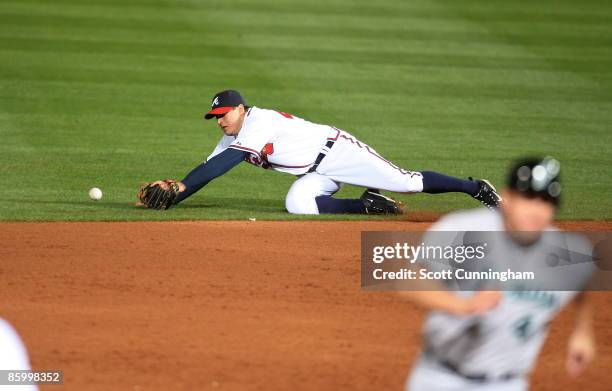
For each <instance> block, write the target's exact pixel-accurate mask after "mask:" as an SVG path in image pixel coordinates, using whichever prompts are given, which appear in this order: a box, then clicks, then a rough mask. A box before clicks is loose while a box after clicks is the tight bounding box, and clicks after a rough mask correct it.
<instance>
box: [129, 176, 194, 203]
mask: <svg viewBox="0 0 612 391" xmlns="http://www.w3.org/2000/svg"><path fill="white" fill-rule="evenodd" d="M183 190H185V185H183V184H182V183H181V182H177V181H175V180H173V179H165V180H163V181H155V182H152V183H144V184H143V185H142V186H140V189H139V190H138V193H137V194H136V197H137V198H138V202H137V203H136V206H144V207H146V208H150V209H168V208H170V207H171V206H172V204H174V200H175V199H176V197H177V195H178V193H180V192H181V191H183Z"/></svg>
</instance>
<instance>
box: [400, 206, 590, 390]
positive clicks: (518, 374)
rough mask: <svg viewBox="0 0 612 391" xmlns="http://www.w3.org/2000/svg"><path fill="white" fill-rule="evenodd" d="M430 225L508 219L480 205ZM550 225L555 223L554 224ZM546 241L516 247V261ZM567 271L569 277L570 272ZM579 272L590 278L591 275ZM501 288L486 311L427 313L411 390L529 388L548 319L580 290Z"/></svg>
mask: <svg viewBox="0 0 612 391" xmlns="http://www.w3.org/2000/svg"><path fill="white" fill-rule="evenodd" d="M431 231H500V232H503V231H504V225H503V218H502V215H501V213H500V212H499V211H490V210H488V209H476V210H472V211H463V212H456V213H451V214H449V215H447V216H445V217H443V218H442V219H441V220H440V221H439V222H438V223H436V224H434V226H432V228H431ZM549 231H555V229H554V228H553V227H550V229H549ZM551 234H553V235H554V232H551ZM498 237H499V238H505V237H506V235H499V236H498ZM507 240H508V245H510V246H512V245H516V244H515V243H513V242H511V239H510V238H509V237H508V238H507ZM541 242H542V240H540V241H539V242H537V243H536V244H533V245H531V246H529V247H521V248H520V249H517V253H520V257H517V262H524V263H525V262H530V261H532V260H534V259H536V258H541V254H543V250H542V246H541ZM583 245H584V243H581V244H580V246H581V248H580V250H581V251H585V249H584V248H583ZM544 246H546V245H544ZM586 251H588V250H586ZM518 258H520V259H518ZM564 276H565V278H566V279H567V278H568V277H567V273H566V274H564ZM578 278H580V279H581V280H583V281H582V282H586V281H585V280H586V279H588V275H587V274H584V275H580V277H578ZM582 282H580V281H579V282H578V284H579V285H580V284H582ZM560 283H561V282H560ZM572 283H576V281H572ZM561 286H565V285H563V284H562V285H561ZM502 293H503V298H502V300H501V302H500V303H499V305H498V306H497V307H496V308H494V309H492V310H491V311H489V312H487V313H486V314H483V315H478V316H463V317H460V316H454V315H451V314H448V313H446V312H436V311H434V312H431V313H430V314H429V315H428V317H427V319H426V322H425V325H424V336H423V337H424V344H423V351H422V353H421V356H420V357H419V359H418V360H417V362H416V364H415V365H414V368H413V370H412V373H411V375H410V376H409V378H408V381H407V383H406V390H408V391H436V390H448V391H450V390H456V391H459V390H478V391H489V390H491V391H493V390H508V391H520V390H527V388H528V381H527V375H528V374H529V372H530V370H531V369H532V368H533V366H534V364H535V362H536V360H537V356H538V354H539V352H540V349H541V347H542V345H543V343H544V341H545V338H546V335H547V331H548V330H547V329H548V324H549V323H550V321H551V320H552V319H553V318H554V317H555V316H556V315H557V313H558V311H559V310H560V309H561V308H562V307H563V306H564V305H566V304H567V303H568V302H569V301H570V300H571V299H572V298H573V297H574V296H575V295H576V293H577V292H575V291H526V290H522V291H520V290H517V291H506V292H502ZM456 294H458V295H471V294H473V293H471V292H456Z"/></svg>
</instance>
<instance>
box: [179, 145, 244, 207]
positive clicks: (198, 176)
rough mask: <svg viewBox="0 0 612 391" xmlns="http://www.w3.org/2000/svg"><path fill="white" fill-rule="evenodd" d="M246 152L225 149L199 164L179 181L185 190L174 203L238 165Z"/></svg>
mask: <svg viewBox="0 0 612 391" xmlns="http://www.w3.org/2000/svg"><path fill="white" fill-rule="evenodd" d="M246 155H247V152H244V151H239V150H236V149H226V150H225V151H223V152H221V153H220V154H218V155H216V156H214V157H212V158H211V159H210V160H208V161H206V162H205V163H202V164H200V165H199V166H197V167H196V168H194V169H193V170H191V172H190V173H189V174H187V176H186V177H185V179H183V180H182V181H181V182H182V183H183V184H184V185H185V190H184V191H183V192H181V193H179V195H178V197H177V198H176V200H175V201H174V203H175V204H176V203H179V202H181V201H182V200H184V199H185V198H187V197H189V196H190V195H192V194H193V193H195V192H197V191H198V190H200V189H201V188H202V187H204V186H206V184H207V183H208V182H210V181H212V180H213V179H215V178H217V177H219V176H221V175H223V174H225V173H226V172H228V171H229V170H231V169H232V168H233V167H235V166H236V165H238V164H239V163H240V162H241V161H243V160H244V158H245V157H246Z"/></svg>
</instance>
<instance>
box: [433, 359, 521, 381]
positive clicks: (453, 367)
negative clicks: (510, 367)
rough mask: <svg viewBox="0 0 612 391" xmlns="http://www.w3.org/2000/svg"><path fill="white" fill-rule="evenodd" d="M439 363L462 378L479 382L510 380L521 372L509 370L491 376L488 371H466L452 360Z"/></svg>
mask: <svg viewBox="0 0 612 391" xmlns="http://www.w3.org/2000/svg"><path fill="white" fill-rule="evenodd" d="M438 363H439V364H440V365H442V366H443V367H444V368H445V369H448V370H449V371H451V372H453V373H455V374H457V375H459V376H461V377H462V378H464V379H467V380H470V381H473V382H478V383H486V382H490V381H508V380H512V379H515V378H517V377H519V374H518V373H514V372H507V373H504V374H503V375H501V376H489V375H487V374H486V373H465V372H463V371H461V370H460V369H459V366H458V365H457V364H454V363H452V362H450V361H438Z"/></svg>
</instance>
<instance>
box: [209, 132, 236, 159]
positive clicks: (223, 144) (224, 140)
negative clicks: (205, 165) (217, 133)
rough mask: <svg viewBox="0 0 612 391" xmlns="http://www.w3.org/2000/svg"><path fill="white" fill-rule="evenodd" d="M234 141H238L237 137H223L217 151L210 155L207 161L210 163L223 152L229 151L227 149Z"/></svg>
mask: <svg viewBox="0 0 612 391" xmlns="http://www.w3.org/2000/svg"><path fill="white" fill-rule="evenodd" d="M234 140H236V137H235V136H223V137H221V140H219V143H218V144H217V146H216V147H215V149H214V150H213V151H212V153H211V154H210V155H208V157H207V158H206V160H205V161H208V160H210V159H212V158H213V157H215V156H217V155H218V154H220V153H221V152H223V151H225V150H226V149H227V147H229V145H230V144H231V143H232V142H233V141H234Z"/></svg>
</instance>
